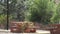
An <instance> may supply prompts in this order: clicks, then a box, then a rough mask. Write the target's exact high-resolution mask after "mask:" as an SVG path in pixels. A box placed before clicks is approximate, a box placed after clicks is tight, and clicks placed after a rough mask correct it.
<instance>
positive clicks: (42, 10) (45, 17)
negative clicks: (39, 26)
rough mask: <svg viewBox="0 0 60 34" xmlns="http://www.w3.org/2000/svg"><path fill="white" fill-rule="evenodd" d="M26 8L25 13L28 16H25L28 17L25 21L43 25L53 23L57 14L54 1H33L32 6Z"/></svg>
mask: <svg viewBox="0 0 60 34" xmlns="http://www.w3.org/2000/svg"><path fill="white" fill-rule="evenodd" d="M31 1H32V0H31ZM30 3H31V2H30ZM28 6H29V7H28V10H27V13H29V15H27V16H26V17H28V18H27V20H29V21H34V22H40V23H43V24H49V23H55V21H53V19H54V20H55V17H56V14H57V13H56V8H57V5H56V4H55V2H54V0H34V1H33V2H32V4H30V5H29V4H28ZM27 13H26V14H27Z"/></svg>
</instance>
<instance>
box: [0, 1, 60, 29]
mask: <svg viewBox="0 0 60 34" xmlns="http://www.w3.org/2000/svg"><path fill="white" fill-rule="evenodd" d="M8 5H9V6H7V0H0V29H6V28H7V26H6V25H7V21H8V20H7V18H9V26H10V23H11V22H12V21H15V22H20V21H22V22H23V21H30V22H35V23H36V24H37V23H39V24H43V25H48V24H60V0H9V2H8ZM7 7H8V9H9V10H8V9H7ZM7 10H8V15H7ZM7 16H8V17H7Z"/></svg>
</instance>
